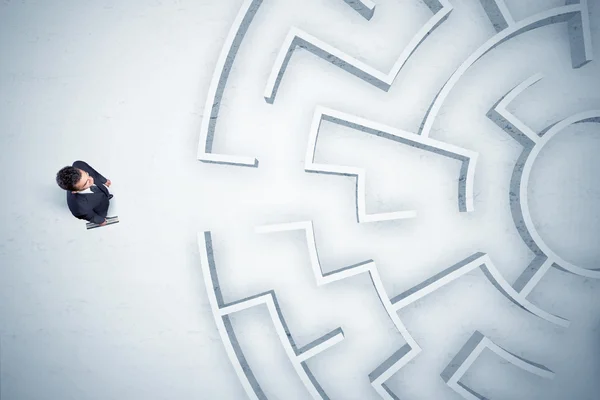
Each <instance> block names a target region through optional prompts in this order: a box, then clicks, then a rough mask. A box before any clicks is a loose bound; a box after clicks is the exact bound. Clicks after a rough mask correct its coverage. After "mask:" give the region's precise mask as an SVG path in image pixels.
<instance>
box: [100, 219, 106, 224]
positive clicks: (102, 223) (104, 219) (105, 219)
mask: <svg viewBox="0 0 600 400" xmlns="http://www.w3.org/2000/svg"><path fill="white" fill-rule="evenodd" d="M104 225H106V218H104V222H103V223H101V224H100V226H104Z"/></svg>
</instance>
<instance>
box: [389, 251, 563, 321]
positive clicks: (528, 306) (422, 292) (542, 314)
mask: <svg viewBox="0 0 600 400" xmlns="http://www.w3.org/2000/svg"><path fill="white" fill-rule="evenodd" d="M477 268H481V270H482V271H483V273H484V274H485V276H486V278H487V279H488V280H489V281H490V282H491V283H492V285H494V287H495V288H496V289H498V291H499V292H500V293H502V294H503V295H504V296H505V297H506V298H507V299H509V300H510V301H512V302H513V303H515V304H516V305H518V306H519V307H521V308H523V309H524V310H526V311H528V312H530V313H531V314H533V315H535V316H537V317H539V318H542V319H544V320H546V321H548V322H551V323H553V324H556V325H559V326H562V327H568V326H569V321H567V320H566V319H564V318H561V317H558V316H556V315H553V314H550V313H548V312H546V311H544V310H542V309H540V308H539V307H537V306H536V305H534V304H533V303H531V302H529V300H527V299H526V298H525V296H523V295H522V294H520V293H518V292H517V291H516V290H515V289H514V288H513V287H512V286H510V284H509V283H508V282H507V281H506V279H504V277H503V276H502V274H501V273H500V271H499V270H498V268H496V266H495V265H494V263H493V262H492V260H491V259H490V257H489V256H488V255H487V254H485V253H475V254H473V255H472V256H470V257H467V258H466V259H464V260H462V261H460V262H458V263H457V264H454V265H453V266H451V267H449V268H447V269H445V270H443V271H442V272H440V273H438V274H436V275H434V276H432V277H431V278H429V279H427V280H425V281H423V282H422V283H420V284H418V285H416V286H414V287H413V288H411V289H409V290H407V291H405V292H403V293H401V294H399V295H398V296H395V297H394V298H392V300H391V302H392V305H393V306H394V309H396V310H400V309H401V308H404V307H406V306H407V305H409V304H411V303H413V302H415V301H417V300H419V299H421V298H422V297H424V296H426V295H428V294H429V293H432V292H434V291H435V290H437V289H439V288H441V287H443V286H445V285H447V284H449V283H450V282H452V281H454V280H456V279H458V278H460V277H461V276H463V275H465V274H466V273H468V272H470V271H472V270H474V269H477Z"/></svg>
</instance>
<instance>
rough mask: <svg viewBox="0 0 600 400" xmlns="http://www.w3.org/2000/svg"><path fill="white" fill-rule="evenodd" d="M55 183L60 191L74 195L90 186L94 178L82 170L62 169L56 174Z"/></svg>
mask: <svg viewBox="0 0 600 400" xmlns="http://www.w3.org/2000/svg"><path fill="white" fill-rule="evenodd" d="M56 183H58V186H60V187H61V189H64V190H70V191H71V192H73V193H75V192H79V191H81V190H85V189H87V188H89V187H90V186H92V184H93V183H94V178H92V177H91V176H90V174H88V173H87V172H85V171H84V170H82V169H79V168H75V167H64V168H62V169H61V170H60V171H58V173H57V174H56Z"/></svg>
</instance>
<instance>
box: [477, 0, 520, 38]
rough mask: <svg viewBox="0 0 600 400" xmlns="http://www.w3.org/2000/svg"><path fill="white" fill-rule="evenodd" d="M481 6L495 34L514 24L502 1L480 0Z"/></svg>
mask: <svg viewBox="0 0 600 400" xmlns="http://www.w3.org/2000/svg"><path fill="white" fill-rule="evenodd" d="M480 1H481V5H482V6H483V8H484V10H485V13H486V14H487V15H488V18H489V19H490V21H491V22H492V24H494V28H496V32H500V31H501V30H503V29H506V28H508V27H509V26H511V25H514V24H515V20H514V19H513V17H512V15H511V14H510V11H509V10H508V7H507V6H506V3H504V0H480Z"/></svg>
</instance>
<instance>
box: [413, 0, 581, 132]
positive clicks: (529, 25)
mask: <svg viewBox="0 0 600 400" xmlns="http://www.w3.org/2000/svg"><path fill="white" fill-rule="evenodd" d="M567 3H575V1H574V0H573V1H572V0H568V1H567ZM496 4H501V2H497V3H496ZM565 21H568V32H569V40H570V44H571V60H572V62H573V67H574V68H579V67H581V66H583V65H584V64H586V63H588V62H589V61H591V60H592V58H593V56H592V42H591V33H590V24H589V15H588V8H587V0H580V2H578V3H576V4H569V5H566V6H562V7H556V8H553V9H551V10H548V11H544V12H541V13H539V14H536V15H534V16H531V17H529V18H526V19H524V20H522V21H519V22H517V23H511V24H509V25H508V27H507V28H506V29H504V30H502V31H500V32H499V33H497V34H496V35H494V36H493V37H491V38H490V39H489V40H488V41H487V42H485V43H484V44H483V45H481V46H480V47H479V48H478V49H477V50H475V52H474V53H472V54H471V55H470V56H469V57H468V58H467V59H466V60H465V61H464V62H463V63H462V64H461V65H460V67H458V69H457V70H456V71H455V72H454V73H453V74H452V76H451V77H450V79H448V81H447V82H446V83H445V84H444V86H443V87H442V89H441V90H440V92H439V93H438V94H437V96H436V97H435V99H434V100H433V103H432V104H431V106H430V107H429V110H427V113H426V115H425V118H424V120H423V123H422V124H421V128H420V132H419V133H420V134H421V135H423V136H425V137H427V136H429V135H430V133H431V128H432V127H433V123H434V121H435V119H436V117H437V115H438V114H439V112H440V110H441V108H442V105H443V104H444V102H445V101H446V99H447V98H448V95H449V94H450V92H451V91H452V89H453V88H454V86H456V84H457V83H458V81H459V80H460V78H462V76H463V75H464V74H465V73H466V72H467V70H468V69H469V68H471V67H472V66H473V65H474V64H475V63H476V62H477V61H478V60H479V59H480V58H481V57H483V56H484V55H485V54H486V53H487V52H489V51H490V50H492V49H493V48H495V47H496V46H498V45H500V44H501V43H503V42H505V41H507V40H509V39H512V38H513V37H516V36H518V35H520V34H522V33H525V32H528V31H530V30H533V29H536V28H539V27H542V26H546V25H549V24H554V23H558V22H565ZM492 22H494V21H492Z"/></svg>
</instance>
